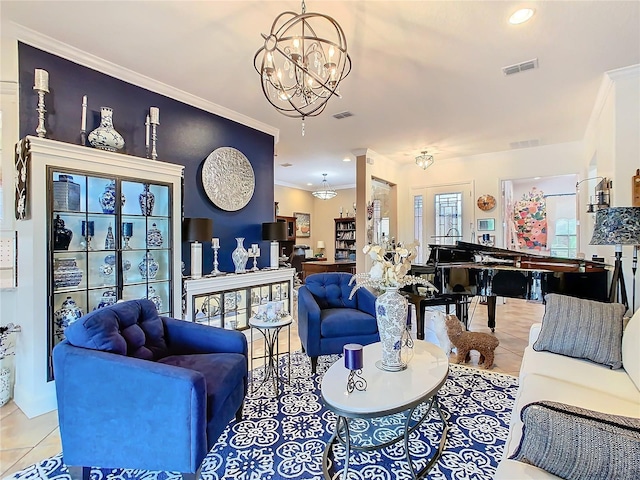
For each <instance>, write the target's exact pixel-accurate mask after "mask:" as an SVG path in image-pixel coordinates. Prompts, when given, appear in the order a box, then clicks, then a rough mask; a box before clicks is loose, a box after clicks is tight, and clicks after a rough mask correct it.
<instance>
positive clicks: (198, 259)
mask: <svg viewBox="0 0 640 480" xmlns="http://www.w3.org/2000/svg"><path fill="white" fill-rule="evenodd" d="M212 233H213V220H211V219H210V218H185V219H184V220H183V221H182V241H183V242H184V241H186V242H193V243H192V244H191V277H193V278H200V277H202V243H200V242H206V241H208V240H210V239H211V235H212Z"/></svg>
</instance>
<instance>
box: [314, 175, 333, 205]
mask: <svg viewBox="0 0 640 480" xmlns="http://www.w3.org/2000/svg"><path fill="white" fill-rule="evenodd" d="M322 176H323V177H324V178H323V179H322V185H320V188H319V189H318V190H316V191H315V192H313V193H312V194H311V195H313V196H314V197H316V198H319V199H320V200H329V199H330V198H333V197H335V196H336V195H338V193H337V192H336V191H335V190H334V189H333V188H331V185H329V182H327V174H326V173H323V174H322Z"/></svg>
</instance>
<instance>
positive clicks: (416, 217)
mask: <svg viewBox="0 0 640 480" xmlns="http://www.w3.org/2000/svg"><path fill="white" fill-rule="evenodd" d="M422 221H423V218H422V195H416V196H414V197H413V238H414V239H416V240H418V255H417V256H416V259H415V263H424V261H423V259H422V256H423V255H424V249H423V248H422V225H423V223H422Z"/></svg>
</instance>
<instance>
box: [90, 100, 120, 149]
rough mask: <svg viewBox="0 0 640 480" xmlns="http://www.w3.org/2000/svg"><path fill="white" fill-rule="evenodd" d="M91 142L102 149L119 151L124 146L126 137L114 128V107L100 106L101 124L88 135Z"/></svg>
mask: <svg viewBox="0 0 640 480" xmlns="http://www.w3.org/2000/svg"><path fill="white" fill-rule="evenodd" d="M87 139H88V140H89V144H90V145H91V146H92V147H94V148H99V149H100V150H108V151H110V152H117V151H118V150H122V149H123V148H124V138H122V135H120V134H119V133H118V132H116V129H115V128H113V109H112V108H111V107H100V126H99V127H98V128H96V129H95V130H94V131H92V132H91V133H90V134H89V136H88V137H87Z"/></svg>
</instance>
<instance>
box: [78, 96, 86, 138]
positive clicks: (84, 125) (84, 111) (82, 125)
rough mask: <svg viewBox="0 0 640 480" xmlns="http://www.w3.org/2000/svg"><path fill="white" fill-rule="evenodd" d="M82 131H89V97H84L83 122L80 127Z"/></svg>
mask: <svg viewBox="0 0 640 480" xmlns="http://www.w3.org/2000/svg"><path fill="white" fill-rule="evenodd" d="M80 130H82V131H83V132H86V131H87V96H86V95H84V96H83V97H82V122H81V125H80Z"/></svg>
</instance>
